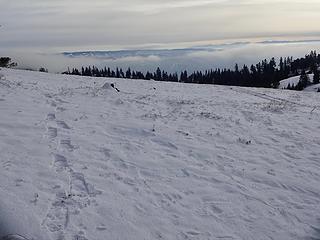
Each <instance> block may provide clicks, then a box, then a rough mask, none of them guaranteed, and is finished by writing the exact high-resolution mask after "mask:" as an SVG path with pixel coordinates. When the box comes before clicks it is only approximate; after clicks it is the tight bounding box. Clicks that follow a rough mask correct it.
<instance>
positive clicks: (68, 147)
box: [60, 139, 74, 152]
mask: <svg viewBox="0 0 320 240" xmlns="http://www.w3.org/2000/svg"><path fill="white" fill-rule="evenodd" d="M60 146H61V147H62V148H64V149H66V150H68V151H69V152H72V151H73V150H74V146H73V145H72V144H71V140H70V139H62V140H60Z"/></svg>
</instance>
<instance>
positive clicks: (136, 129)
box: [0, 69, 320, 240]
mask: <svg viewBox="0 0 320 240" xmlns="http://www.w3.org/2000/svg"><path fill="white" fill-rule="evenodd" d="M1 72H2V74H3V75H4V78H3V79H2V80H1V81H0V113H1V116H0V152H1V155H0V169H1V175H0V196H1V198H0V216H1V218H0V236H4V235H7V234H18V235H21V236H25V237H27V238H28V239H37V240H42V239H52V240H56V239H66V240H68V239H70V240H75V239H81V240H86V239H87V240H102V239H121V240H122V239H148V240H149V239H201V240H202V239H239V240H240V239H246V240H250V239H252V240H264V239H282V240H286V239H288V240H289V239H290V240H292V239H319V238H320V234H319V232H320V219H319V212H320V184H319V182H320V162H319V156H320V135H319V131H320V107H319V102H320V94H318V93H314V92H296V91H286V90H277V89H255V88H251V89H250V88H238V87H226V86H213V85H209V86H208V85H193V84H178V83H164V82H155V81H140V80H123V79H122V80H116V79H105V78H85V77H76V76H66V75H54V74H46V73H38V72H28V71H19V70H9V69H2V70H1ZM111 83H114V84H115V86H116V87H117V88H118V89H119V90H120V92H117V91H115V89H114V88H110V87H108V86H111ZM102 86H104V87H102Z"/></svg>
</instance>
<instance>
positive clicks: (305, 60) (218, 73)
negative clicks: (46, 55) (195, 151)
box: [64, 51, 320, 88]
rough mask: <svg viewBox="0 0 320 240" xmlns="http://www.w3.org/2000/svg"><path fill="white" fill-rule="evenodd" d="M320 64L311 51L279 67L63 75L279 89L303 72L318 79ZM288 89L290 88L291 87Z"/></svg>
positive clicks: (271, 63) (270, 63)
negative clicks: (283, 81)
mask: <svg viewBox="0 0 320 240" xmlns="http://www.w3.org/2000/svg"><path fill="white" fill-rule="evenodd" d="M319 64H320V54H317V53H316V51H311V52H310V54H307V55H306V56H305V57H302V58H297V59H293V57H281V58H280V59H279V63H277V62H276V60H275V58H271V59H270V60H267V59H265V60H263V61H261V62H259V63H257V64H255V65H254V64H252V65H251V66H247V65H243V66H242V67H239V65H238V64H236V65H235V67H234V69H227V68H223V69H220V68H216V69H210V70H206V71H194V72H191V73H189V72H188V71H187V70H185V71H182V72H181V73H179V74H178V73H168V72H166V71H164V70H161V69H160V68H159V67H158V68H157V69H156V71H155V72H149V71H148V72H146V73H143V72H141V71H133V70H132V69H131V68H128V69H127V70H125V71H124V70H123V69H122V68H116V69H110V68H109V67H104V68H100V69H99V68H97V67H95V66H88V67H82V68H81V69H80V70H79V69H77V68H73V69H71V70H70V69H68V71H66V72H64V74H71V75H81V76H92V77H111V78H128V79H145V80H156V81H170V82H183V83H198V84H219V85H232V86H245V87H265V88H277V87H278V86H279V82H280V81H281V80H283V79H286V78H289V77H292V76H297V75H300V74H301V73H302V72H303V71H305V72H308V73H315V75H316V76H317V75H319V71H318V66H319ZM288 87H289V86H288Z"/></svg>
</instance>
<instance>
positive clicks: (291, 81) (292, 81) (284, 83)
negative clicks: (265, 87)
mask: <svg viewBox="0 0 320 240" xmlns="http://www.w3.org/2000/svg"><path fill="white" fill-rule="evenodd" d="M308 76H309V79H310V81H312V79H313V74H308ZM299 81H300V76H294V77H290V78H287V79H284V80H282V81H280V85H279V89H286V88H288V85H289V84H290V86H291V87H292V86H294V87H295V86H297V84H298V83H299Z"/></svg>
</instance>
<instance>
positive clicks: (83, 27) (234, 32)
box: [0, 0, 320, 55]
mask: <svg viewBox="0 0 320 240" xmlns="http://www.w3.org/2000/svg"><path fill="white" fill-rule="evenodd" d="M319 12H320V1H319V0H268V1H266V0H196V1H195V0H161V1H160V0H90V1H88V0H77V1H72V0H15V1H12V0H0V24H1V25H2V27H1V28H0V54H1V53H3V54H4V53H5V54H10V53H12V54H13V55H17V53H19V52H20V53H21V55H22V53H23V52H29V53H37V54H39V53H41V54H49V53H60V52H64V51H84V50H121V49H145V48H149V49H152V48H154V49H159V48H181V47H186V46H188V47H190V46H194V45H199V44H213V43H214V44H216V43H226V42H228V43H232V42H237V41H247V40H248V39H249V41H251V42H255V40H253V39H261V40H274V39H280V40H294V39H320V28H319V23H320V14H319ZM259 41H260V40H259ZM307 49H308V48H307ZM307 49H306V50H307Z"/></svg>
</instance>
